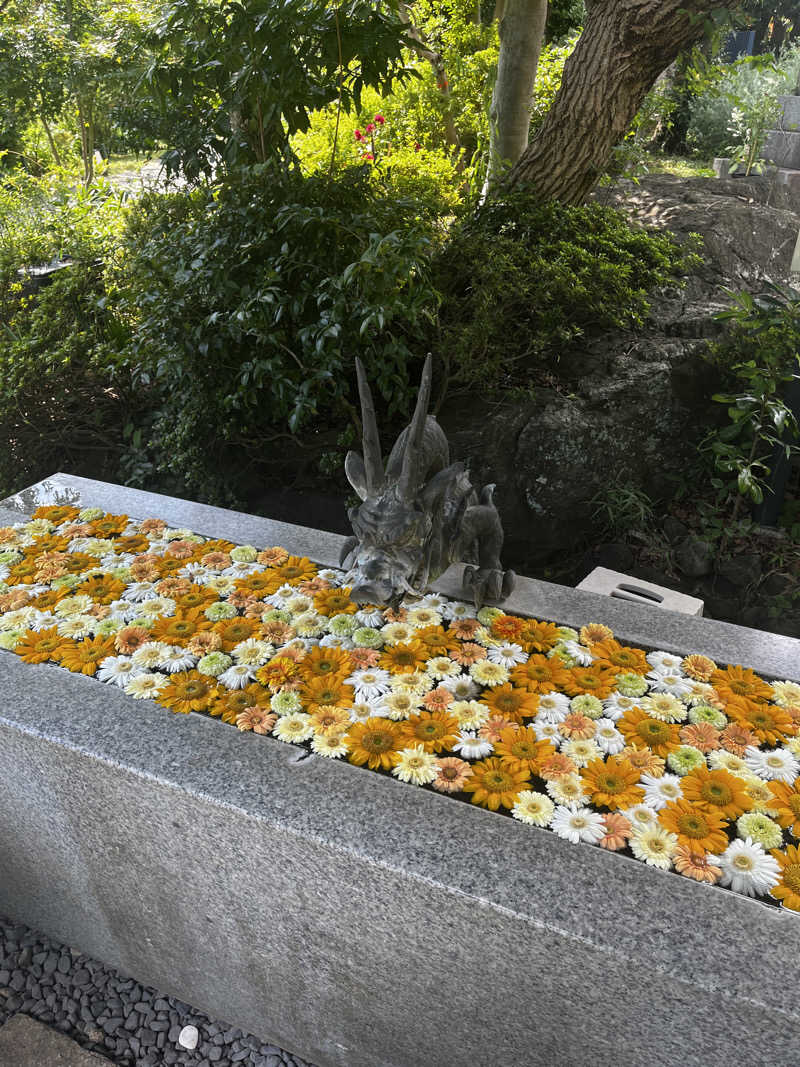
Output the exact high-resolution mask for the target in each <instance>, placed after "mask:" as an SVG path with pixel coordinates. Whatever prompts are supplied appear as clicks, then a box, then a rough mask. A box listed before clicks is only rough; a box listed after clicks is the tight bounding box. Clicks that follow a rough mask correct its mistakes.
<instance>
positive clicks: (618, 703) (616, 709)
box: [603, 693, 641, 722]
mask: <svg viewBox="0 0 800 1067" xmlns="http://www.w3.org/2000/svg"><path fill="white" fill-rule="evenodd" d="M640 700H641V697H626V696H624V695H623V694H622V693H612V694H611V695H610V696H608V697H606V699H605V700H604V701H603V712H604V714H605V716H606V718H607V719H613V721H614V722H616V721H617V719H621V718H622V716H623V715H624V714H625V712H626V711H630V710H631V708H637V707H638V706H639V701H640Z"/></svg>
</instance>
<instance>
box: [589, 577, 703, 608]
mask: <svg viewBox="0 0 800 1067" xmlns="http://www.w3.org/2000/svg"><path fill="white" fill-rule="evenodd" d="M577 588H578V589H583V590H585V591H586V592H587V593H599V594H600V595H601V596H612V597H616V598H617V599H618V600H628V601H630V602H631V603H633V604H646V605H648V607H651V608H661V609H663V610H665V611H677V612H680V613H681V614H682V615H702V614H703V601H702V600H698V599H697V597H693V596H686V594H685V593H678V592H676V591H675V590H674V589H667V587H666V586H664V585H655V584H654V583H653V582H645V581H642V579H641V578H632V577H631V576H630V575H629V574H621V573H620V572H619V571H611V570H608V568H606V567H595V569H594V570H593V571H592V572H591V574H587V576H586V577H585V578H584V579H583V581H582V582H579V583H578V586H577Z"/></svg>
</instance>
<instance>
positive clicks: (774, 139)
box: [764, 130, 800, 170]
mask: <svg viewBox="0 0 800 1067" xmlns="http://www.w3.org/2000/svg"><path fill="white" fill-rule="evenodd" d="M764 158H765V159H766V160H768V161H769V162H770V163H774V164H775V165H776V166H778V167H787V168H788V169H790V170H800V132H795V131H793V130H770V132H769V133H768V134H767V139H766V142H765V144H764Z"/></svg>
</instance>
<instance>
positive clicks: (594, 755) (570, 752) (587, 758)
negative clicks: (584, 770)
mask: <svg viewBox="0 0 800 1067" xmlns="http://www.w3.org/2000/svg"><path fill="white" fill-rule="evenodd" d="M561 751H562V752H563V754H564V755H565V756H569V758H570V759H571V760H572V762H573V763H574V764H575V766H576V767H588V765H589V764H590V763H592V761H593V760H596V759H600V758H601V757H602V755H603V754H602V752H601V751H600V748H599V747H598V745H597V744H596V743H595V741H594V739H593V738H588V739H584V738H576V739H575V740H574V741H564V743H563V744H562V746H561Z"/></svg>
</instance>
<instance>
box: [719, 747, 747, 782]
mask: <svg viewBox="0 0 800 1067" xmlns="http://www.w3.org/2000/svg"><path fill="white" fill-rule="evenodd" d="M708 764H709V766H710V767H711V769H712V770H715V771H728V772H729V773H730V774H735V775H736V777H737V778H742V777H747V776H748V775H750V774H752V773H753V772H752V771H751V770H750V768H749V767H748V766H747V764H746V763H745V761H744V760H743V759H741V758H740V757H739V756H734V754H733V753H732V752H726V751H725V750H724V749H721V748H718V749H715V750H714V751H713V752H709V753H708Z"/></svg>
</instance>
